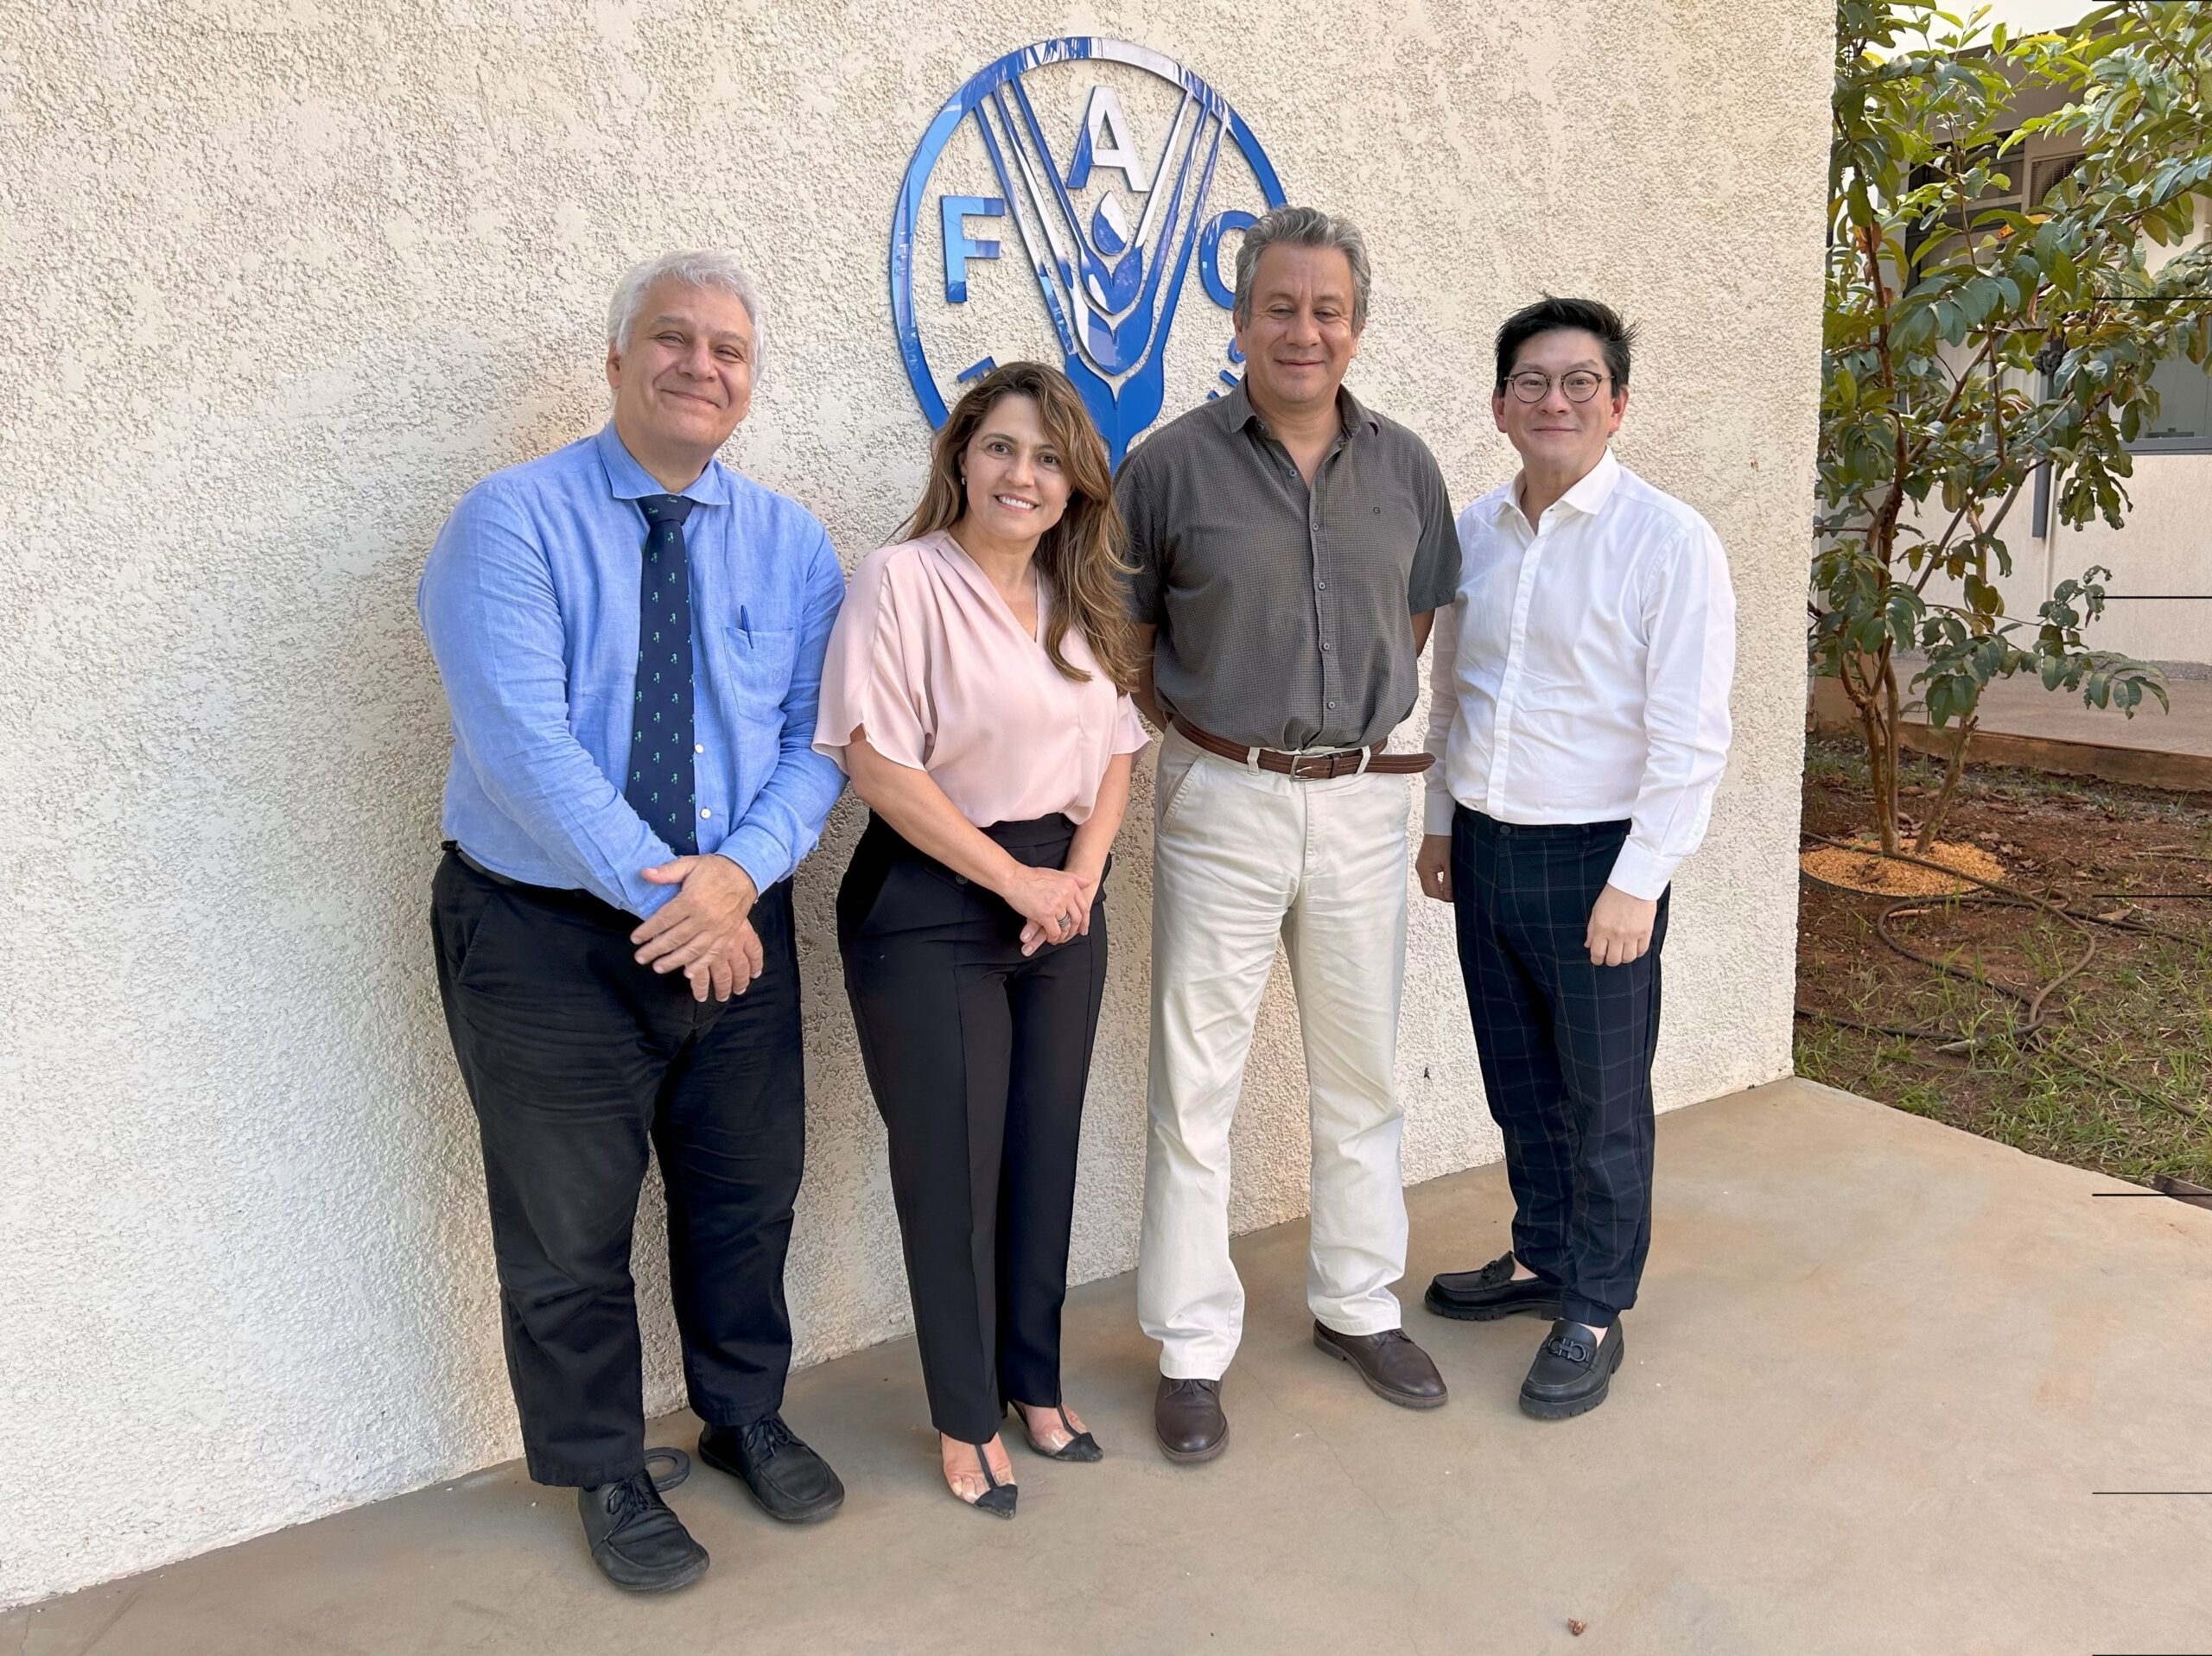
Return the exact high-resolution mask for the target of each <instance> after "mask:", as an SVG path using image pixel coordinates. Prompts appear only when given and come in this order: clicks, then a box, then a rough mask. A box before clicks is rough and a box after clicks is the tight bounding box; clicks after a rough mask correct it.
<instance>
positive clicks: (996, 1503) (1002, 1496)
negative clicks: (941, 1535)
mask: <svg viewBox="0 0 2212 1656" xmlns="http://www.w3.org/2000/svg"><path fill="white" fill-rule="evenodd" d="M969 1448H970V1449H972V1450H975V1451H976V1465H977V1466H979V1467H981V1468H982V1469H983V1493H982V1494H980V1495H977V1496H976V1498H975V1500H973V1501H970V1500H969V1499H968V1497H967V1496H965V1495H963V1494H961V1493H960V1491H958V1490H957V1489H955V1488H953V1487H952V1486H951V1485H950V1484H949V1483H948V1484H947V1485H945V1493H946V1494H950V1496H951V1497H952V1498H953V1499H954V1500H955V1501H958V1502H959V1503H960V1504H961V1505H962V1506H963V1507H974V1508H975V1509H976V1511H977V1512H979V1513H989V1514H990V1515H991V1516H992V1517H993V1518H1012V1517H1013V1516H1014V1502H1015V1501H1017V1500H1018V1499H1019V1498H1020V1494H1021V1488H1020V1485H1019V1484H1013V1483H1001V1482H999V1481H998V1480H997V1479H996V1478H995V1477H993V1476H992V1475H991V1457H990V1456H988V1455H987V1454H985V1453H984V1452H983V1445H982V1444H981V1443H971V1444H969Z"/></svg>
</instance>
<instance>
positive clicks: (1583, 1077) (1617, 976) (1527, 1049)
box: [1452, 805, 1667, 1328]
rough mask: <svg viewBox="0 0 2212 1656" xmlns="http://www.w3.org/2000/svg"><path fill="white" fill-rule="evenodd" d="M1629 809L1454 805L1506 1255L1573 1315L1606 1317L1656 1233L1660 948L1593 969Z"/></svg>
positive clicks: (1470, 979)
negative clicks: (1552, 811)
mask: <svg viewBox="0 0 2212 1656" xmlns="http://www.w3.org/2000/svg"><path fill="white" fill-rule="evenodd" d="M1628 830H1629V825H1628V824H1627V823H1626V822H1569V823H1562V824H1558V825H1554V826H1546V827H1541V828H1520V827H1515V826H1512V825H1510V824H1508V823H1504V822H1497V821H1494V820H1493V819H1491V818H1490V817H1488V816H1485V815H1482V814H1481V813H1480V812H1478V811H1471V810H1469V809H1467V808H1466V807H1465V806H1464V805H1462V806H1459V807H1458V808H1457V809H1454V810H1453V812H1452V906H1453V910H1454V911H1455V915H1456V919H1457V923H1458V928H1459V970H1460V973H1461V974H1462V975H1463V976H1464V977H1465V979H1466V984H1467V1011H1468V1012H1469V1014H1470V1016H1471V1018H1473V1020H1474V1025H1475V1054H1476V1056H1477V1057H1478V1059H1480V1061H1481V1063H1482V1071H1483V1088H1484V1091H1485V1092H1486V1093H1488V1094H1489V1095H1490V1113H1491V1118H1492V1119H1493V1120H1496V1121H1497V1125H1498V1130H1499V1131H1500V1132H1501V1133H1503V1134H1504V1136H1505V1171H1506V1177H1507V1179H1508V1180H1509V1182H1510V1183H1511V1185H1512V1187H1513V1204H1514V1213H1513V1252H1514V1255H1515V1257H1516V1258H1517V1259H1520V1261H1521V1263H1522V1264H1523V1265H1525V1266H1528V1267H1529V1269H1530V1270H1531V1271H1534V1272H1535V1273H1536V1274H1537V1275H1538V1276H1540V1277H1541V1278H1544V1279H1545V1280H1546V1281H1547V1282H1554V1283H1557V1284H1559V1285H1560V1289H1561V1293H1562V1299H1563V1302H1564V1312H1565V1315H1566V1316H1567V1317H1570V1318H1572V1319H1573V1321H1575V1322H1577V1323H1586V1324H1587V1325H1589V1326H1590V1327H1592V1328H1600V1327H1605V1326H1607V1325H1610V1324H1611V1322H1612V1321H1613V1318H1614V1317H1616V1316H1617V1315H1618V1313H1620V1312H1622V1311H1624V1310H1628V1308H1629V1307H1630V1306H1631V1305H1633V1304H1636V1286H1637V1280H1638V1278H1641V1277H1642V1276H1643V1258H1644V1255H1645V1253H1647V1252H1648V1251H1649V1248H1650V1246H1651V1138H1652V1119H1651V1054H1652V1050H1653V1048H1654V1047H1655V1046H1656V1044H1657V1043H1658V1039H1659V946H1660V944H1661V943H1662V942H1664V941H1665V940H1666V936H1667V898H1666V897H1665V896H1664V895H1663V894H1662V896H1661V897H1660V899H1659V917H1658V919H1657V921H1656V923H1654V925H1653V927H1652V931H1651V947H1650V949H1649V950H1648V951H1647V952H1646V953H1645V954H1644V955H1643V958H1642V959H1640V960H1637V961H1630V963H1629V964H1628V965H1626V966H1592V964H1591V963H1590V951H1589V950H1588V949H1586V948H1585V947H1584V946H1583V937H1584V936H1585V933H1586V930H1587V928H1588V926H1589V923H1590V910H1591V907H1592V905H1593V904H1595V903H1596V902H1597V900H1598V893H1599V891H1602V890H1603V889H1604V888H1605V876H1606V875H1607V874H1609V873H1610V872H1612V866H1613V859H1614V857H1615V856H1616V855H1618V853H1619V851H1620V848H1621V842H1622V841H1624V840H1625V839H1626V838H1627V837H1628Z"/></svg>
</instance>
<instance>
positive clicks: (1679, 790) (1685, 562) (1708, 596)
mask: <svg viewBox="0 0 2212 1656" xmlns="http://www.w3.org/2000/svg"><path fill="white" fill-rule="evenodd" d="M1643 619H1644V628H1645V638H1646V641H1647V643H1646V652H1647V653H1646V655H1645V658H1644V659H1645V665H1644V714H1643V717H1644V730H1645V739H1646V742H1647V744H1648V746H1647V750H1646V751H1647V758H1646V760H1645V763H1644V767H1643V777H1642V779H1641V781H1640V782H1639V783H1638V784H1637V794H1636V804H1635V807H1634V809H1632V810H1631V811H1630V817H1629V835H1628V839H1627V841H1626V842H1625V843H1624V844H1623V845H1622V847H1621V849H1620V853H1619V854H1618V856H1617V857H1616V858H1615V860H1614V862H1613V869H1612V873H1611V876H1610V877H1609V883H1610V884H1611V885H1614V886H1616V887H1618V889H1619V890H1621V891H1626V892H1627V893H1628V894H1629V895H1630V897H1640V898H1647V899H1656V898H1657V897H1658V896H1659V894H1660V893H1661V892H1662V891H1665V890H1666V889H1667V882H1668V881H1669V879H1673V878H1674V873H1675V868H1676V867H1677V866H1679V865H1680V864H1681V860H1682V859H1683V858H1685V857H1687V856H1688V855H1689V854H1690V853H1691V852H1693V851H1694V850H1696V849H1697V847H1698V845H1699V843H1700V841H1703V839H1704V838H1705V830H1706V826H1707V823H1708V822H1710V821H1711V820H1712V816H1713V791H1714V790H1716V789H1717V788H1718V787H1719V785H1720V773H1721V771H1722V769H1723V768H1724V767H1725V766H1726V764H1727V759H1728V741H1729V736H1730V723H1729V714H1728V692H1729V687H1730V685H1731V683H1732V682H1733V680H1734V677H1735V671H1736V593H1735V589H1734V587H1732V586H1731V585H1730V582H1729V579H1728V560H1727V557H1726V555H1725V554H1724V553H1723V552H1722V551H1721V549H1720V541H1719V536H1715V535H1714V534H1713V530H1711V529H1710V528H1709V527H1707V525H1706V524H1705V523H1703V522H1702V520H1700V521H1699V522H1697V523H1694V524H1692V525H1690V526H1689V527H1688V529H1687V530H1685V532H1684V533H1683V534H1682V535H1681V536H1680V537H1679V538H1678V539H1676V540H1675V542H1673V543H1672V544H1671V545H1670V546H1669V548H1668V549H1667V550H1666V551H1665V552H1664V553H1663V554H1662V555H1660V556H1659V557H1656V558H1655V559H1653V560H1652V562H1651V563H1650V564H1649V567H1648V568H1647V569H1646V571H1645V575H1644V581H1643Z"/></svg>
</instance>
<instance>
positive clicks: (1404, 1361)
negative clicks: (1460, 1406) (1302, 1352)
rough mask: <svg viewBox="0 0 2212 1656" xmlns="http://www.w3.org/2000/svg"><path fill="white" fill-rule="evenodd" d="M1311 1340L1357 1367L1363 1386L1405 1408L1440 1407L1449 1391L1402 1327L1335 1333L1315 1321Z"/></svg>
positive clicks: (1442, 1377)
mask: <svg viewBox="0 0 2212 1656" xmlns="http://www.w3.org/2000/svg"><path fill="white" fill-rule="evenodd" d="M1313 1343H1314V1344H1315V1345H1317V1346H1319V1347H1320V1348H1321V1349H1322V1350H1324V1351H1325V1352H1327V1353H1328V1354H1329V1355H1331V1356H1332V1357H1335V1358H1338V1359H1339V1360H1340V1361H1344V1362H1348V1363H1350V1364H1351V1366H1352V1367H1354V1368H1356V1369H1357V1370H1358V1371H1359V1377H1360V1379H1362V1380H1365V1381H1366V1382H1367V1389H1368V1390H1369V1391H1370V1392H1372V1393H1375V1395H1376V1396H1377V1397H1379V1398H1387V1399H1389V1400H1390V1401H1391V1402H1393V1403H1397V1404H1402V1405H1404V1406H1405V1407H1407V1408H1408V1409H1439V1408H1442V1407H1443V1406H1444V1402H1445V1399H1446V1398H1447V1397H1448V1396H1449V1395H1450V1394H1449V1393H1446V1391H1445V1389H1444V1376H1443V1375H1441V1374H1438V1373H1437V1372H1436V1365H1435V1364H1434V1363H1433V1362H1431V1361H1429V1360H1428V1353H1427V1352H1426V1351H1423V1350H1422V1349H1421V1348H1420V1347H1419V1346H1417V1345H1415V1344H1414V1342H1412V1341H1411V1340H1410V1339H1408V1338H1407V1337H1406V1331H1405V1330H1404V1329H1386V1330H1385V1331H1383V1333H1381V1334H1338V1332H1337V1331H1336V1330H1335V1329H1326V1328H1323V1327H1322V1326H1321V1325H1320V1324H1319V1323H1315V1324H1314V1325H1313Z"/></svg>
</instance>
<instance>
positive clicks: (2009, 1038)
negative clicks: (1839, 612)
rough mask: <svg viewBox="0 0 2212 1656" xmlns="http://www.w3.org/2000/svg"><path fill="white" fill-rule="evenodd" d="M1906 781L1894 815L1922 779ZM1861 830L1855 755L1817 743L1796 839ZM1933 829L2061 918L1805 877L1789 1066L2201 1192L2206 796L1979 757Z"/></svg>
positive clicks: (2022, 1141) (2208, 1039) (2206, 1146)
mask: <svg viewBox="0 0 2212 1656" xmlns="http://www.w3.org/2000/svg"><path fill="white" fill-rule="evenodd" d="M1905 780H1906V784H1907V786H1906V789H1905V792H1904V811H1905V814H1906V815H1908V816H1910V815H1913V814H1914V813H1915V812H1916V811H1920V810H1925V809H1927V808H1928V807H1929V804H1930V803H1932V802H1933V801H1934V798H1935V795H1936V783H1937V781H1938V780H1939V777H1938V776H1937V773H1936V770H1935V768H1934V767H1933V766H1932V765H1912V766H1910V767H1909V769H1908V771H1907V773H1906V778H1905ZM1871 820H1872V819H1871V816H1870V815H1869V795H1868V793H1867V790H1866V769H1865V764H1864V760H1863V758H1861V757H1860V756H1859V753H1858V752H1857V750H1856V749H1855V748H1854V747H1853V746H1847V745H1845V744H1840V743H1837V742H1834V741H1832V740H1828V739H1815V741H1814V742H1813V743H1812V744H1811V745H1810V746H1808V751H1807V754H1806V767H1805V794H1804V829H1805V833H1806V835H1807V841H1806V843H1807V844H1808V846H1809V845H1816V844H1817V843H1818V841H1816V840H1815V839H1814V838H1813V837H1812V836H1814V835H1827V836H1830V837H1832V838H1836V839H1845V838H1848V837H1850V836H1851V835H1853V834H1856V833H1858V832H1859V831H1860V830H1862V829H1864V828H1866V827H1867V826H1868V824H1869V823H1870V822H1871ZM1943 837H1944V838H1945V839H1946V840H1949V841H1968V842H1971V843H1972V844H1974V845H1975V846H1978V847H1980V848H1981V849H1982V850H1984V851H1986V852H1987V853H1990V854H1991V855H1992V856H1993V857H1995V858H1996V859H1997V860H1998V861H1999V863H2000V864H2001V865H2003V866H2004V867H2005V870H2006V871H2007V883H2008V884H2009V885H2012V887H2014V888H2015V889H2017V890H2018V891H2024V892H2027V893H2031V894H2033V895H2034V896H2036V897H2037V898H2042V899H2044V902H2046V903H2048V904H2050V905H2051V908H2052V909H2056V910H2061V911H2062V912H2060V913H2056V914H2054V913H2052V912H2050V910H2045V909H2040V908H2037V907H2034V906H2031V905H2029V906H2024V905H2020V904H2000V903H1996V902H1992V901H1988V900H1986V899H1983V900H1976V899H1964V900H1961V899H1955V898H1942V897H1936V898H1915V899H1910V900H1906V901H1903V902H1900V901H1899V900H1897V899H1894V898H1880V897H1872V896H1861V895H1858V894H1855V893H1850V892H1845V891H1838V890H1836V889H1834V888H1833V887H1830V886H1826V885H1821V884H1819V883H1816V882H1815V881H1814V880H1812V879H1806V880H1804V881H1803V882H1802V887H1801V896H1802V910H1801V914H1800V926H1799V943H1798V957H1797V963H1798V972H1797V984H1798V988H1797V1005H1798V1008H1799V1017H1798V1020H1797V1069H1798V1071H1799V1073H1800V1074H1802V1075H1808V1076H1809V1077H1811V1078H1813V1079H1815V1080H1817V1081H1823V1082H1828V1083H1829V1084H1830V1085H1833V1086H1836V1087H1841V1088H1847V1089H1848V1090H1850V1091H1853V1092H1857V1093H1860V1094H1865V1095H1866V1096H1868V1097H1870V1098H1876V1099H1879V1100H1881V1101H1884V1102H1885V1103H1889V1104H1892V1105H1895V1106H1896V1107H1898V1108H1900V1109H1905V1110H1910V1111H1912V1112H1914V1113H1915V1114H1921V1115H1928V1116H1932V1117H1934V1118H1936V1120H1942V1121H1945V1122H1948V1123H1949V1124H1950V1125H1951V1126H1957V1127H1962V1128H1965V1129H1966V1130H1967V1131H1968V1132H1971V1133H1980V1134H1981V1135H1983V1136H1984V1137H1986V1138H1992V1139H1999V1140H2001V1141H2002V1142H2004V1143H2006V1144H2010V1145H2015V1146H2017V1147H2018V1148H2019V1149H2022V1150H2025V1151H2029V1152H2032V1153H2034V1154H2036V1155H2039V1156H2048V1157H2050V1158H2054V1159H2056V1160H2058V1161H2063V1162H2070V1163H2072V1164H2075V1165H2076V1166H2079V1167H2086V1168H2090V1169H2094V1170H2095V1171H2100V1172H2104V1173H2108V1174H2112V1175H2113V1176H2115V1177H2120V1178H2124V1179H2129V1180H2133V1181H2136V1182H2145V1181H2147V1180H2149V1179H2150V1178H2152V1177H2154V1176H2156V1175H2158V1174H2166V1175H2170V1176H2172V1177H2178V1178H2181V1179H2184V1180H2187V1181H2189V1182H2190V1183H2194V1184H2198V1185H2212V796H2208V795H2202V794H2196V795H2190V794H2169V793H2160V792H2157V791H2154V790H2147V789H2136V788H2124V787H2118V786H2114V785H2113V784H2105V783H2097V782H2082V781H2078V780H2076V779H2074V778H2071V777H2051V776H2044V775H2040V774H2037V773H2033V772H2028V771H2006V770H1999V769H1994V768H1981V767H1977V768H1974V769H1971V770H1969V771H1967V775H1966V778H1965V780H1964V781H1963V783H1962V784H1961V788H1960V793H1959V797H1958V800H1957V802H1956V803H1955V808H1954V810H1953V813H1952V815H1951V818H1950V821H1949V822H1948V824H1947V825H1946V827H1945V828H1944V831H1943ZM1885 919H1886V923H1887V926H1886V929H1887V930H1888V932H1889V934H1890V936H1891V937H1892V938H1894V939H1895V942H1896V944H1897V945H1898V946H1899V947H1893V946H1892V945H1891V943H1890V942H1885V941H1884V938H1883V936H1882V930H1883V923H1884V921H1885ZM2135 928H2144V929H2142V930H2138V929H2135ZM1900 947H1901V948H1902V949H1910V950H1911V951H1912V952H1914V953H1916V954H1917V955H1922V956H1924V957H1926V959H1925V960H1913V959H1910V958H1907V956H1906V955H1905V954H1904V953H1901V952H1900ZM1930 961H1935V962H1942V963H1946V964H1948V965H1949V966H1950V967H1952V968H1955V969H1954V971H1953V972H1951V973H1948V974H1947V973H1946V972H1944V971H1943V970H1942V969H1941V968H1940V967H1939V966H1938V965H1935V964H1930V963H1929V962H1930ZM2054 984H2055V986H2056V987H2052V986H2053V985H2054ZM2008 989H2009V990H2010V991H2011V992H2012V993H2006V991H2007V990H2008ZM2038 993H2040V994H2041V996H2042V999H2041V1000H2040V1002H2039V1003H2038V1001H2037V996H2038ZM1808 1012H1810V1013H1821V1014H1827V1016H1825V1017H1821V1016H1807V1014H1808ZM2038 1015H2039V1022H2038V1021H2037V1018H2038ZM1845 1019H1847V1020H1850V1022H1849V1023H1845V1022H1842V1021H1839V1020H1845ZM1852 1025H1883V1026H1886V1029H1887V1032H1885V1031H1884V1030H1879V1029H1867V1028H1859V1027H1853V1026H1852ZM1905 1030H1916V1031H1940V1032H1941V1033H1940V1034H1927V1035H1912V1034H1906V1033H1900V1032H1897V1031H1905Z"/></svg>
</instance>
